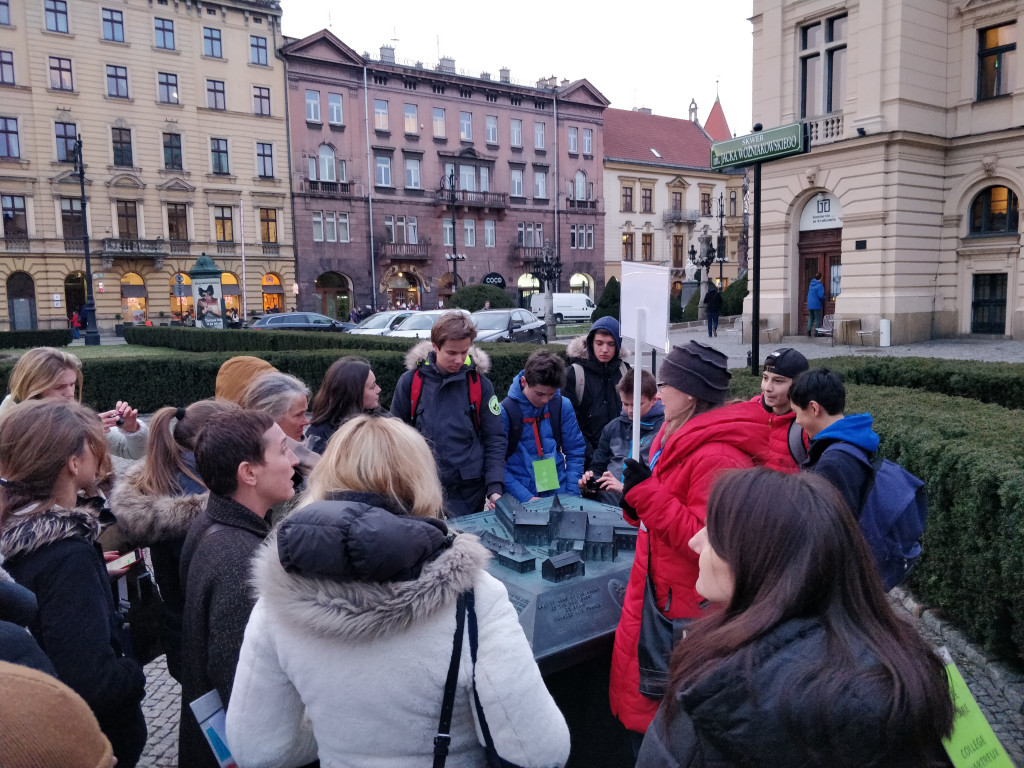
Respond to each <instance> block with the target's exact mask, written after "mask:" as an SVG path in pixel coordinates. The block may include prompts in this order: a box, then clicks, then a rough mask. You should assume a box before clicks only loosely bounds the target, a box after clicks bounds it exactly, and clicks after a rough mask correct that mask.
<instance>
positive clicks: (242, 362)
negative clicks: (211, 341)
mask: <svg viewBox="0 0 1024 768" xmlns="http://www.w3.org/2000/svg"><path fill="white" fill-rule="evenodd" d="M276 370H277V368H275V367H274V366H272V365H271V364H270V363H268V362H267V361H266V360H261V359H260V358H258V357H249V356H248V355H242V356H241V357H232V358H231V359H230V360H225V361H224V364H223V365H222V366H221V367H220V370H219V371H217V388H216V389H215V390H214V394H215V395H216V396H217V397H222V398H224V399H225V400H230V401H231V402H233V403H238V402H240V401H241V399H242V395H244V394H245V390H246V389H248V387H249V385H250V384H252V382H253V380H254V379H255V378H256V377H257V376H259V375H260V374H261V373H267V372H268V371H276Z"/></svg>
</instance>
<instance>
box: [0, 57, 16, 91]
mask: <svg viewBox="0 0 1024 768" xmlns="http://www.w3.org/2000/svg"><path fill="white" fill-rule="evenodd" d="M0 85H14V52H13V51H0Z"/></svg>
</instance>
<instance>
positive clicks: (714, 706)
mask: <svg viewBox="0 0 1024 768" xmlns="http://www.w3.org/2000/svg"><path fill="white" fill-rule="evenodd" d="M827 655H828V650H827V648H826V636H825V629H824V627H823V626H822V624H821V623H820V622H819V621H818V620H816V619H810V618H806V619H793V620H791V621H788V622H786V623H784V624H782V625H780V626H779V627H777V628H776V629H775V630H773V631H772V632H770V633H769V634H768V635H766V636H765V637H764V638H762V639H761V640H760V641H759V643H758V652H757V655H756V657H755V660H754V668H753V670H752V676H749V675H748V671H747V670H746V669H743V668H742V667H741V663H740V662H739V661H736V660H732V661H731V660H726V661H724V662H722V664H721V665H720V666H719V667H718V668H717V669H716V670H715V671H714V672H712V673H711V674H709V675H706V676H705V677H704V678H703V679H701V680H700V681H698V682H697V683H696V684H695V685H692V686H690V687H689V688H686V689H684V690H683V691H681V692H680V694H679V696H678V701H679V707H678V708H677V710H676V712H675V713H674V715H673V717H672V718H671V720H669V721H668V722H666V719H665V707H664V705H663V706H662V708H661V709H660V710H658V715H657V717H656V718H655V719H654V722H653V723H652V724H651V727H650V728H649V729H648V731H647V735H646V737H645V738H644V743H643V747H642V748H641V750H640V757H639V759H638V760H637V768H725V767H726V766H729V767H730V768H732V766H758V767H759V768H792V766H825V765H827V766H829V768H870V767H871V766H877V767H878V768H883V767H884V766H896V765H910V764H912V763H913V761H914V757H916V756H910V755H908V754H906V752H905V742H904V739H903V738H902V735H901V734H900V733H895V734H888V735H887V734H885V733H884V729H883V723H884V721H885V717H886V715H887V714H888V713H887V711H886V706H887V705H886V702H887V700H888V693H887V691H888V684H887V683H886V682H885V680H884V679H883V678H882V677H881V676H880V675H878V674H877V672H878V670H880V669H881V665H880V664H879V663H878V662H877V661H876V660H875V658H874V656H872V655H871V653H870V652H869V651H868V650H867V649H866V648H865V649H864V650H863V651H862V652H861V653H860V654H859V655H858V658H857V659H856V661H855V662H854V663H855V664H856V665H857V668H858V671H859V673H860V674H859V675H858V676H857V677H856V679H855V680H854V681H853V682H852V683H851V684H850V685H849V686H848V687H847V688H846V689H844V690H843V691H842V693H841V694H840V695H838V696H835V697H833V698H832V699H831V700H830V701H823V700H822V699H821V697H820V696H818V695H815V692H814V690H813V689H812V686H811V685H810V684H809V681H808V680H806V679H804V678H803V677H802V676H803V674H804V673H805V672H807V671H809V670H810V669H813V668H815V667H817V666H818V665H819V664H821V663H822V662H823V661H824V660H825V659H826V657H827ZM927 757H928V758H929V759H930V760H931V761H932V763H933V764H934V765H948V761H947V759H946V757H945V752H944V751H943V749H942V745H941V743H936V744H935V750H934V751H933V753H932V754H931V755H928V756H927ZM919 759H920V758H918V760H919Z"/></svg>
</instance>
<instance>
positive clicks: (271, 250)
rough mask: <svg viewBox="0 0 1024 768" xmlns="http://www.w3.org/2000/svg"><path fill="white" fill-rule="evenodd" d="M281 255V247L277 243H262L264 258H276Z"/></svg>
mask: <svg viewBox="0 0 1024 768" xmlns="http://www.w3.org/2000/svg"><path fill="white" fill-rule="evenodd" d="M280 253H281V246H280V245H278V244H277V243H263V255H264V256H278V255H280Z"/></svg>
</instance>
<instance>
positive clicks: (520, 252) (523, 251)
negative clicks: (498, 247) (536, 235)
mask: <svg viewBox="0 0 1024 768" xmlns="http://www.w3.org/2000/svg"><path fill="white" fill-rule="evenodd" d="M543 258H544V246H543V245H513V246H512V261H515V262H522V263H523V264H524V265H526V266H530V265H531V264H532V263H533V262H534V261H535V260H536V259H543Z"/></svg>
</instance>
